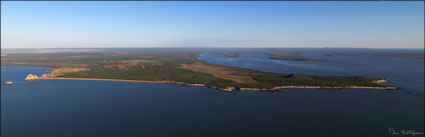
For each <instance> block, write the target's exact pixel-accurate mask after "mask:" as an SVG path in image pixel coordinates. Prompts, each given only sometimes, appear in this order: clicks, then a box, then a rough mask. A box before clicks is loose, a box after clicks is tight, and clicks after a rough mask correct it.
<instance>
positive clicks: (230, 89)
mask: <svg viewBox="0 0 425 137" xmlns="http://www.w3.org/2000/svg"><path fill="white" fill-rule="evenodd" d="M38 79H45V80H95V81H121V82H140V83H171V84H177V85H183V86H190V87H209V88H214V89H218V90H221V91H235V90H250V91H277V90H280V89H295V88H299V89H302V88H304V89H384V90H396V89H397V88H396V87H392V86H386V87H368V86H277V87H274V88H236V87H226V88H218V87H214V86H210V85H206V84H186V83H184V82H177V81H172V80H161V81H149V80H124V79H96V78H62V77H54V78H38ZM34 80H37V79H34Z"/></svg>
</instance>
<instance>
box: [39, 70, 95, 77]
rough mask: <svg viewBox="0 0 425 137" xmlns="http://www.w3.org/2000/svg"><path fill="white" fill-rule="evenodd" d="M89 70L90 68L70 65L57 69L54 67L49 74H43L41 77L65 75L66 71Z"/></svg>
mask: <svg viewBox="0 0 425 137" xmlns="http://www.w3.org/2000/svg"><path fill="white" fill-rule="evenodd" d="M87 70H89V69H87V68H70V67H65V68H57V69H53V70H52V72H51V73H49V74H43V75H42V76H41V77H42V78H52V77H56V76H60V75H64V74H66V73H73V72H80V71H87Z"/></svg>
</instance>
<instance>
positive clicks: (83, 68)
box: [2, 50, 396, 91]
mask: <svg viewBox="0 0 425 137" xmlns="http://www.w3.org/2000/svg"><path fill="white" fill-rule="evenodd" d="M203 52H206V51H172V50H150V51H120V50H110V51H90V52H83V53H78V52H77V53H75V52H72V53H61V55H66V56H59V55H60V54H57V53H50V52H49V53H45V54H38V53H34V54H24V56H9V58H8V60H7V62H2V63H5V64H15V65H16V64H19V65H25V66H28V65H30V66H35V65H36V66H51V67H54V69H52V70H51V72H50V73H47V74H44V75H42V76H36V75H33V74H29V75H28V76H27V78H26V80H37V79H57V80H103V81H128V82H145V83H174V84H179V85H184V86H206V87H210V88H215V89H219V90H222V91H234V90H259V91H276V90H279V89H285V88H338V89H344V88H366V89H396V88H395V87H392V86H387V85H384V84H383V83H384V82H386V80H384V79H380V78H374V77H369V76H314V75H301V74H282V73H271V72H263V71H258V70H252V69H246V68H239V67H231V66H225V65H219V64H212V63H208V62H204V61H200V60H198V59H197V57H198V56H199V55H200V54H201V53H203ZM21 55H22V54H21ZM55 55H56V56H55ZM15 60H16V61H15Z"/></svg>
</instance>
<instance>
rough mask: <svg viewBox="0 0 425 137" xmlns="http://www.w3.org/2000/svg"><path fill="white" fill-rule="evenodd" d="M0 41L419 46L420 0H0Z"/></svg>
mask: <svg viewBox="0 0 425 137" xmlns="http://www.w3.org/2000/svg"><path fill="white" fill-rule="evenodd" d="M1 14H2V15H1V28H2V29H1V34H2V35H1V48H2V49H7V48H176V47H188V48H203V47H205V48H390V49H423V48H424V2H423V1H421V2H384V1H374V2H285V1H282V2H143V1H140V2H77V1H74V2H10V1H8V2H4V1H2V2H1Z"/></svg>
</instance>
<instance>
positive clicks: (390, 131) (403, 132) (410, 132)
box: [388, 128, 424, 136]
mask: <svg viewBox="0 0 425 137" xmlns="http://www.w3.org/2000/svg"><path fill="white" fill-rule="evenodd" d="M388 134H390V135H403V136H407V135H411V136H416V135H423V134H424V133H422V132H417V131H414V130H405V129H403V130H395V129H394V128H389V129H388Z"/></svg>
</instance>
